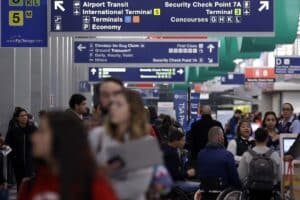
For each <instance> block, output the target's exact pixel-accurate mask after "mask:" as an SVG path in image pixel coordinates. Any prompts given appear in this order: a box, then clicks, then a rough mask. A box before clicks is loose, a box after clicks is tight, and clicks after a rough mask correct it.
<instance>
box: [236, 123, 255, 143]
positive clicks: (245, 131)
mask: <svg viewBox="0 0 300 200" xmlns="http://www.w3.org/2000/svg"><path fill="white" fill-rule="evenodd" d="M251 133H252V130H251V123H250V121H248V120H242V121H240V122H239V125H238V127H237V135H238V137H242V138H246V139H248V138H249V137H250V135H251Z"/></svg>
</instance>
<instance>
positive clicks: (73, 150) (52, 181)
mask: <svg viewBox="0 0 300 200" xmlns="http://www.w3.org/2000/svg"><path fill="white" fill-rule="evenodd" d="M32 144H33V155H34V157H35V158H36V159H39V163H40V164H39V168H38V170H37V174H36V176H35V177H33V178H31V180H29V181H26V182H25V183H24V184H23V185H22V186H21V189H20V191H19V194H18V200H42V199H43V200H44V199H45V200H46V199H47V200H50V199H51V200H98V199H99V200H116V199H117V197H116V195H115V194H114V191H113V190H112V188H111V187H110V185H109V183H108V182H107V180H106V179H105V177H104V175H100V173H99V172H97V168H96V163H95V161H94V159H93V158H92V154H91V152H90V150H89V149H90V148H89V146H88V142H87V134H86V131H85V128H84V126H83V125H82V124H81V123H78V121H77V119H76V118H75V117H74V116H72V115H69V114H67V113H63V112H50V113H48V114H47V116H46V117H45V118H44V119H42V120H41V124H40V128H39V130H38V131H37V132H36V133H34V134H33V137H32Z"/></svg>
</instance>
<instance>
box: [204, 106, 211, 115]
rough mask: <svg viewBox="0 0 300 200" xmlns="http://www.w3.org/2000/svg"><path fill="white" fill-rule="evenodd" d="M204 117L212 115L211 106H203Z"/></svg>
mask: <svg viewBox="0 0 300 200" xmlns="http://www.w3.org/2000/svg"><path fill="white" fill-rule="evenodd" d="M202 115H211V108H210V106H203V108H202Z"/></svg>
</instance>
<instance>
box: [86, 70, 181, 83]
mask: <svg viewBox="0 0 300 200" xmlns="http://www.w3.org/2000/svg"><path fill="white" fill-rule="evenodd" d="M110 77H117V78H120V79H122V80H123V81H124V82H135V83H138V82H147V83H149V82H157V83H159V82H161V83H176V82H184V81H185V69H184V68H176V67H175V68H174V67H172V68H171V67H169V68H158V67H156V68H147V67H146V68H144V67H143V68H126V67H90V68H89V81H90V82H99V81H101V80H102V79H104V78H110Z"/></svg>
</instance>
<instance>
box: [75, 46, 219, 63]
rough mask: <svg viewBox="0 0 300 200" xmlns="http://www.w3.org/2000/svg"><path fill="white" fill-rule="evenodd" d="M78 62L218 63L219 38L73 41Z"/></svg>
mask: <svg viewBox="0 0 300 200" xmlns="http://www.w3.org/2000/svg"><path fill="white" fill-rule="evenodd" d="M74 48H75V49H74V62H75V63H81V64H84V63H93V64H95V63H99V64H110V66H122V67H123V66H126V67H130V66H131V67H136V66H142V67H144V66H149V67H163V66H173V67H174V66H180V67H185V66H187V65H190V64H192V65H196V66H218V41H204V42H84V41H78V42H75V43H74Z"/></svg>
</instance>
